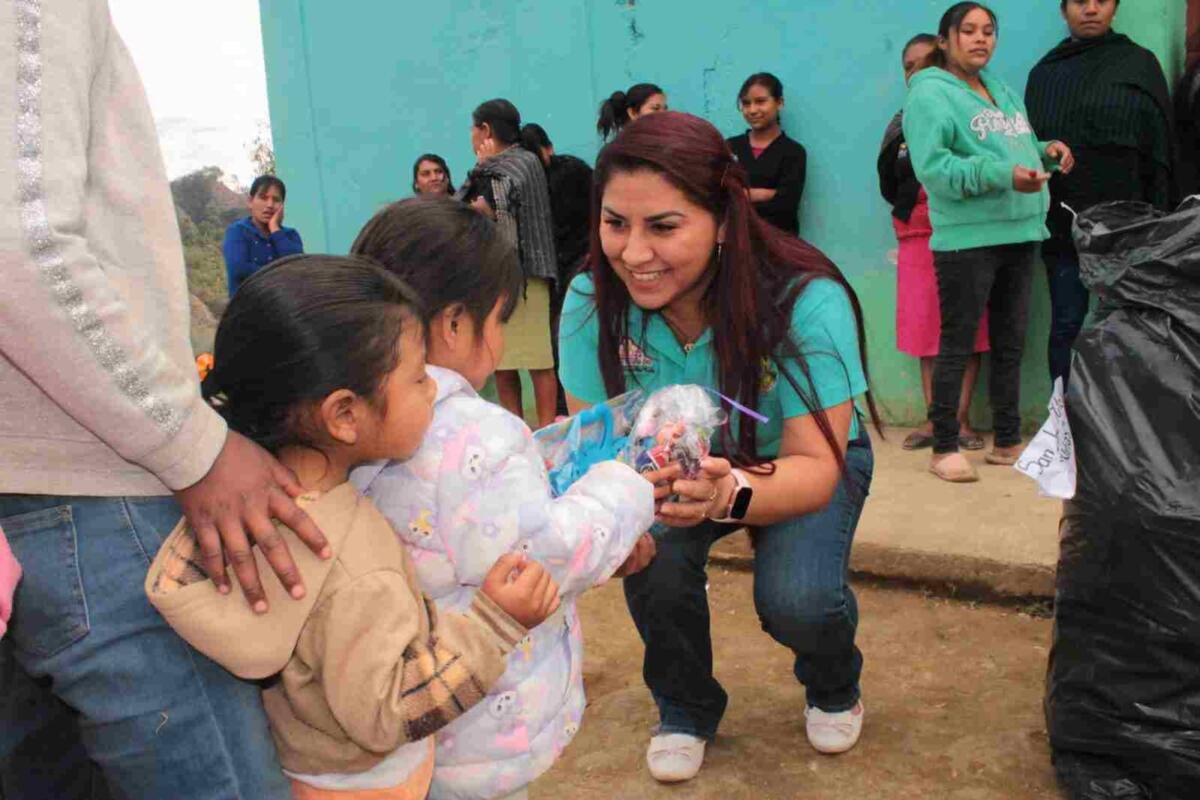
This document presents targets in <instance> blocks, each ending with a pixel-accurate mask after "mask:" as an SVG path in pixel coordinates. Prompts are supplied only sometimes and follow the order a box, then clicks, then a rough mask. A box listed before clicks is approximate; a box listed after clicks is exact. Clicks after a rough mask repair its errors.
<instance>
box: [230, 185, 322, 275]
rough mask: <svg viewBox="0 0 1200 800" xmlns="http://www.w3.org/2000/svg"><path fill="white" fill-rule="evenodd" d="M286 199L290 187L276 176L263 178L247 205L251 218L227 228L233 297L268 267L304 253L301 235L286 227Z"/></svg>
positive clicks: (252, 190) (253, 187) (252, 186)
mask: <svg viewBox="0 0 1200 800" xmlns="http://www.w3.org/2000/svg"><path fill="white" fill-rule="evenodd" d="M286 198H287V187H286V186H284V185H283V181H281V180H279V178H276V177H275V176H274V175H260V176H258V177H257V178H255V179H254V183H252V184H250V199H249V200H247V202H246V204H247V205H248V206H249V207H250V216H248V217H242V218H241V219H239V220H238V221H237V222H235V223H233V224H232V225H230V226H229V227H228V228H226V229H225V241H224V242H222V243H221V252H222V254H223V255H224V256H225V276H226V278H227V280H228V284H229V296H230V297H233V293H234V292H236V291H237V290H238V287H239V286H241V285H242V282H243V281H244V280H246V279H247V278H249V277H250V276H251V275H253V274H254V273H255V272H258V271H259V270H260V269H262V268H263V267H265V266H266V265H267V264H270V263H271V262H272V261H275V260H276V259H280V258H283V257H284V256H291V255H296V254H297V253H303V252H304V243H303V242H302V241H300V234H299V232H297V231H296V229H295V228H285V227H284V226H283V201H284V200H285V199H286Z"/></svg>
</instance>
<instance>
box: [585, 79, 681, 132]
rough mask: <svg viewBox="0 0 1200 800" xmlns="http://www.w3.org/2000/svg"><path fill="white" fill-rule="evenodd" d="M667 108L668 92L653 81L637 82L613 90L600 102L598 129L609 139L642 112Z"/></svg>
mask: <svg viewBox="0 0 1200 800" xmlns="http://www.w3.org/2000/svg"><path fill="white" fill-rule="evenodd" d="M666 110H667V93H666V92H664V91H663V90H662V89H660V88H658V87H657V86H655V85H654V84H653V83H635V84H634V85H633V86H630V87H629V89H628V90H626V91H624V92H622V91H616V92H613V93H612V95H611V96H609V98H608V99H607V100H605V101H604V102H603V103H601V104H600V119H599V120H598V121H597V122H596V130H597V131H599V132H600V136H601V137H602V138H604V139H607V138H608V137H609V136H612V135H613V134H615V133H616V132H617V131H619V130H621V128H623V127H625V125H626V124H627V123H628V122H630V121H631V120H635V119H637V118H638V117H640V116H641V115H642V114H654V113H657V112H659V111H666Z"/></svg>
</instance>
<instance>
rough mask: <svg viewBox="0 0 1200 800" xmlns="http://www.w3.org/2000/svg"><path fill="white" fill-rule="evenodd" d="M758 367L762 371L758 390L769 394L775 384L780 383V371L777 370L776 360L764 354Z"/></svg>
mask: <svg viewBox="0 0 1200 800" xmlns="http://www.w3.org/2000/svg"><path fill="white" fill-rule="evenodd" d="M758 367H759V370H760V373H761V374H760V376H759V378H758V391H759V393H760V394H768V393H770V392H771V390H773V389H774V388H775V384H777V383H779V373H778V372H777V371H776V370H775V362H773V361H772V360H771V359H769V358H767V357H766V356H763V359H762V361H760V362H759V364H758Z"/></svg>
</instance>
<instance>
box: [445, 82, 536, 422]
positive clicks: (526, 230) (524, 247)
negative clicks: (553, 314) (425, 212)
mask: <svg viewBox="0 0 1200 800" xmlns="http://www.w3.org/2000/svg"><path fill="white" fill-rule="evenodd" d="M520 135H521V113H520V112H519V111H517V108H516V106H514V105H513V104H512V103H510V102H509V101H507V100H504V99H495V100H489V101H487V102H486V103H483V104H482V105H480V106H479V107H478V108H476V109H475V111H474V113H473V114H472V124H471V147H472V149H473V150H474V151H475V155H476V157H477V158H478V159H479V162H478V163H477V164H476V165H475V168H474V169H473V170H471V173H470V175H468V176H467V182H466V183H465V184H464V185H463V188H462V189H460V190H459V192H458V194H457V195H456V197H458V198H459V199H461V200H464V201H465V202H468V203H470V204H471V206H472V207H473V208H475V209H476V210H478V211H479V212H480V213H482V214H486V215H487V216H489V217H491V218H492V219H494V220H496V223H497V224H498V225H499V226H500V229H501V230H502V231H503V232H504V233H505V235H506V236H507V237H508V240H509V241H510V242H512V244H513V247H515V248H516V249H517V253H518V255H519V257H520V260H521V269H522V270H523V272H524V273H525V293H524V295H523V296H522V298H521V300H520V302H519V303H518V304H517V310H516V311H515V312H513V315H512V317H511V318H510V319H509V321H508V326H507V327H506V328H505V347H504V354H503V357H502V358H501V360H500V365H499V368H498V369H497V370H496V392H497V394H499V396H500V405H502V406H504V407H505V408H506V409H508V410H509V411H511V412H512V413H513V414H516V415H517V416H518V417H521V416H523V414H522V402H521V381H520V375H519V374H518V372H517V371H518V370H522V369H524V370H528V371H529V377H530V380H531V381H532V383H533V394H534V399H535V401H536V403H537V417H538V425H539V427H540V426H545V425H549V424H550V423H551V422H553V421H554V408H555V399H556V394H557V392H558V379H557V377H556V376H555V374H554V353H553V350H552V349H551V346H550V297H551V294H552V293H553V289H554V283H555V281H556V279H557V277H558V259H557V256H556V255H555V249H554V218H553V216H552V214H551V211H550V194H549V191H548V189H547V188H546V171H545V169H544V168H543V166H542V161H541V159H540V158H539V157H538V156H536V155H534V154H533V153H531V152H529V151H528V150H526V149H524V148H523V147H521V145H520Z"/></svg>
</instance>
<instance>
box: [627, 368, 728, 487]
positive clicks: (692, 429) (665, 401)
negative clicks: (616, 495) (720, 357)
mask: <svg viewBox="0 0 1200 800" xmlns="http://www.w3.org/2000/svg"><path fill="white" fill-rule="evenodd" d="M727 419H728V418H727V417H726V415H725V412H724V411H723V410H722V409H721V407H720V406H719V405H718V402H717V396H716V395H714V394H712V393H710V392H709V390H708V389H705V388H704V387H703V386H695V385H681V386H668V387H667V388H665V389H659V390H658V391H657V392H655V393H654V394H652V395H650V396H649V397H648V398H646V400H645V402H643V403H642V405H641V408H640V409H639V410H638V415H637V418H636V419H635V420H634V423H633V427H632V429H631V430H630V432H629V440H628V443H627V444H626V445H625V448H624V450H623V451H622V452H621V455H620V456H619V458H620V460H621V461H623V462H625V463H626V464H629V465H630V466H632V467H633V468H634V469H636V470H637V471H638V472H651V471H653V470H658V469H662V468H663V467H665V466H667V465H668V464H673V463H678V464H679V465H680V466H682V468H683V476H684V477H685V478H695V477H696V476H697V475H699V474H700V461H701V459H703V458H705V457H706V456H707V455H708V454H709V452H710V451H711V449H712V436H713V433H714V432H715V431H716V429H717V428H719V427H720V426H721V425H723V424H725V422H726V420H727Z"/></svg>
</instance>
